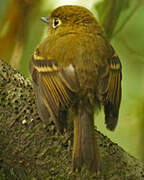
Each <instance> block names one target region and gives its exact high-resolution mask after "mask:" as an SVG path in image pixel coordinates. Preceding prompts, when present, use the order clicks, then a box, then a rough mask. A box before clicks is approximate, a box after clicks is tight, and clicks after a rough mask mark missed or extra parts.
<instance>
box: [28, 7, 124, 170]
mask: <svg viewBox="0 0 144 180" xmlns="http://www.w3.org/2000/svg"><path fill="white" fill-rule="evenodd" d="M42 20H43V21H45V22H46V23H47V24H48V35H47V37H46V39H45V40H44V41H43V42H42V43H41V44H40V45H39V46H38V48H37V49H36V51H35V53H34V55H33V57H32V60H31V61H30V72H31V75H32V79H33V84H34V91H35V94H36V99H37V106H38V110H39V114H40V117H41V118H42V119H43V120H44V121H48V119H49V118H52V119H53V120H54V122H55V125H56V127H57V129H58V130H59V131H60V132H62V131H63V129H64V128H65V127H66V120H67V113H68V112H69V109H70V110H71V111H73V114H74V145H73V167H74V169H81V167H82V165H86V167H87V168H88V169H90V170H92V171H96V170H98V169H99V155H98V150H97V145H96V139H95V135H94V117H93V116H94V109H95V108H97V109H98V108H99V107H100V106H103V107H104V112H105V122H106V125H107V128H108V129H110V130H114V128H115V126H116V124H117V120H118V114H119V106H120V101H121V76H122V75H121V63H120V60H119V58H118V57H117V56H116V55H115V53H114V50H113V48H112V47H111V45H110V44H109V42H108V41H107V39H106V38H105V35H104V32H103V30H102V29H101V27H100V26H99V24H98V22H97V21H96V19H95V17H94V16H93V14H92V13H91V12H90V11H89V10H87V9H86V8H84V7H80V6H62V7H59V8H57V9H55V10H54V11H53V12H52V14H51V16H50V18H42Z"/></svg>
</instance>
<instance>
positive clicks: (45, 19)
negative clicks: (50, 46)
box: [40, 17, 50, 24]
mask: <svg viewBox="0 0 144 180" xmlns="http://www.w3.org/2000/svg"><path fill="white" fill-rule="evenodd" d="M40 19H41V20H42V21H43V22H45V23H48V24H49V20H50V18H48V17H41V18H40Z"/></svg>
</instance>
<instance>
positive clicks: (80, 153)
mask: <svg viewBox="0 0 144 180" xmlns="http://www.w3.org/2000/svg"><path fill="white" fill-rule="evenodd" d="M88 109H89V108H88V107H87V109H79V110H78V113H77V114H78V115H77V116H76V117H75V119H74V145H73V168H74V170H80V169H81V167H82V166H83V165H85V166H86V167H87V168H88V169H89V170H91V171H93V172H96V171H97V170H99V166H100V164H99V163H100V161H99V153H98V149H97V144H96V138H95V133H94V121H93V113H91V112H88Z"/></svg>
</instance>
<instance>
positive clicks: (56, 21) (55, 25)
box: [52, 18, 61, 28]
mask: <svg viewBox="0 0 144 180" xmlns="http://www.w3.org/2000/svg"><path fill="white" fill-rule="evenodd" d="M60 24H61V20H60V19H58V18H54V19H53V23H52V26H53V28H56V27H58V26H59V25H60Z"/></svg>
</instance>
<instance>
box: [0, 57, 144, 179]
mask: <svg viewBox="0 0 144 180" xmlns="http://www.w3.org/2000/svg"><path fill="white" fill-rule="evenodd" d="M96 136H97V139H98V145H99V149H100V155H101V161H102V173H101V174H100V175H99V176H98V175H97V177H98V179H99V180H100V179H108V180H116V179H117V180H120V179H122V180H136V179H139V180H141V179H144V164H143V163H142V162H140V161H138V160H137V159H135V158H134V157H132V156H131V155H129V154H128V153H127V152H125V151H124V150H123V149H122V148H120V147H119V146H118V145H117V144H115V143H113V142H111V141H110V140H109V139H108V138H107V137H105V136H104V135H102V134H101V133H100V132H98V131H96ZM72 137H73V135H72V132H71V131H70V130H69V131H66V132H65V133H64V135H63V136H60V135H58V134H57V132H56V130H55V126H54V124H53V122H51V121H49V122H48V124H47V126H46V125H44V124H43V123H42V122H41V120H40V118H39V117H38V114H37V109H36V104H35V99H34V94H33V90H32V86H31V82H30V81H29V80H27V79H25V78H24V77H23V76H22V75H21V74H20V73H18V72H16V70H13V69H12V68H11V67H10V66H9V65H7V64H6V63H5V62H4V61H2V60H0V177H3V179H8V180H13V179H14V180H16V179H19V180H29V179H36V180H37V179H38V180H45V179H63V180H65V179H70V180H71V179H82V180H85V179H86V180H89V179H96V175H90V174H89V172H87V171H86V170H85V169H83V170H82V172H81V173H79V174H78V173H70V172H71V169H72V168H71V167H72V165H71V159H72V158H71V154H72Z"/></svg>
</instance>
